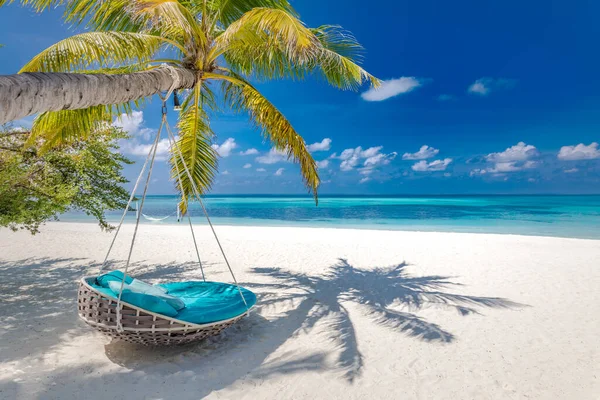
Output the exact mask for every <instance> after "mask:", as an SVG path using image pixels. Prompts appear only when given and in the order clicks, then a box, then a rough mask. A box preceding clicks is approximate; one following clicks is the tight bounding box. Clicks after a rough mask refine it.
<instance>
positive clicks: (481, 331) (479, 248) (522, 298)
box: [0, 223, 600, 400]
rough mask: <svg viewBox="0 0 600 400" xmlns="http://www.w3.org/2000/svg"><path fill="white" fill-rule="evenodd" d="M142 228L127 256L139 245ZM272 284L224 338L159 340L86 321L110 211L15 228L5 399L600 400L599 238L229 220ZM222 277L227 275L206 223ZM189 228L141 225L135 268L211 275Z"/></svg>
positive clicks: (156, 276)
mask: <svg viewBox="0 0 600 400" xmlns="http://www.w3.org/2000/svg"><path fill="white" fill-rule="evenodd" d="M131 232H132V229H131V226H127V227H126V229H125V231H124V233H126V234H127V235H123V240H121V241H119V245H118V246H117V248H116V250H117V252H116V255H117V257H118V259H120V260H122V259H124V258H125V255H126V251H127V247H128V243H127V239H126V237H128V236H129V235H130V234H131ZM218 232H219V234H220V236H221V237H222V240H223V245H224V247H225V249H226V251H227V253H228V254H229V256H230V261H231V262H232V264H233V266H234V268H235V269H236V271H237V276H238V279H239V280H240V282H243V283H244V285H246V286H247V287H249V288H251V289H253V290H254V291H255V292H256V293H257V294H259V296H260V300H259V305H258V307H257V309H256V312H254V313H253V314H252V315H251V317H249V318H247V319H245V320H243V322H240V323H239V324H237V325H236V326H234V327H233V328H231V329H230V330H228V331H227V332H226V333H225V334H223V335H222V336H221V337H218V338H216V339H214V340H207V341H204V342H201V343H199V344H196V345H192V346H187V347H175V348H168V349H160V350H155V349H147V348H140V347H133V346H131V345H126V344H123V343H111V340H110V339H108V338H106V337H104V336H102V335H101V334H100V333H97V332H95V331H94V330H92V329H90V328H88V327H87V326H85V325H84V324H83V323H81V322H80V321H78V319H77V313H76V304H75V297H76V290H75V288H76V281H77V279H78V278H79V277H80V276H81V275H82V274H83V273H84V272H93V271H95V268H97V265H98V263H99V262H101V261H102V259H103V257H104V253H105V251H106V249H107V246H108V244H109V242H110V238H111V237H110V235H108V234H105V233H101V232H100V231H99V229H98V228H97V226H95V225H93V224H67V223H52V224H49V225H47V226H46V228H44V229H43V232H42V233H41V234H39V235H37V236H35V237H32V236H30V235H29V234H27V233H17V234H15V233H12V232H10V231H7V230H2V231H0V398H2V399H34V398H41V399H54V398H56V399H96V398H97V399H113V398H114V399H121V398H126V399H142V398H146V399H199V398H203V397H205V396H206V397H209V398H222V399H246V398H247V399H265V398H273V399H288V398H297V399H316V398H319V399H453V400H456V399H598V398H599V396H600V384H599V378H600V350H599V349H600V339H599V338H600V291H599V288H600V241H592V240H572V239H555V238H540V237H523V236H502V235H475V234H451V233H414V232H384V231H359V230H334V229H308V228H306V229H304V228H253V227H218ZM197 234H198V236H199V238H200V243H201V248H202V252H203V255H204V259H205V260H206V262H207V272H208V277H209V278H210V279H213V280H228V279H229V275H228V274H227V273H226V271H227V270H226V267H225V265H224V263H223V262H222V259H221V258H220V257H219V254H218V249H217V247H216V244H215V242H214V241H212V240H211V239H210V236H209V234H208V228H207V227H199V228H198V229H197ZM193 254H194V253H193V247H192V244H191V240H190V238H189V231H187V230H186V229H185V227H184V226H180V227H178V226H167V227H163V226H161V227H152V226H147V225H146V226H142V228H141V232H140V241H139V246H137V247H136V250H135V252H134V260H135V264H134V269H133V271H132V274H133V275H134V276H137V277H140V278H142V279H146V280H148V281H151V282H156V281H160V280H181V279H184V280H185V279H198V278H199V276H200V275H199V271H198V270H197V269H195V266H194V264H192V263H191V261H192V260H193Z"/></svg>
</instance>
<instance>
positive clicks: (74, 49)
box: [0, 0, 378, 200]
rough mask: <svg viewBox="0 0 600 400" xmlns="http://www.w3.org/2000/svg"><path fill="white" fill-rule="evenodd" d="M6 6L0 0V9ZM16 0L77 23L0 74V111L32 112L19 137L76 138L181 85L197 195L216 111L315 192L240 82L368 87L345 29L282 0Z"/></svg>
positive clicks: (313, 178) (211, 167)
mask: <svg viewBox="0 0 600 400" xmlns="http://www.w3.org/2000/svg"><path fill="white" fill-rule="evenodd" d="M11 2H12V1H7V0H0V6H1V5H3V4H5V3H11ZM20 3H21V4H22V5H25V6H31V7H33V8H35V10H37V11H43V10H45V9H47V8H49V7H52V6H55V5H61V6H63V7H64V18H65V20H66V21H67V22H69V23H72V24H74V25H76V26H80V25H84V26H85V27H86V29H87V30H88V31H86V32H85V33H80V34H77V35H74V36H72V37H69V38H67V39H65V40H62V41H60V42H58V43H56V44H55V45H53V46H51V47H49V48H48V49H46V50H44V51H42V52H41V53H40V54H38V55H37V56H35V57H34V58H33V59H32V60H31V61H30V62H28V63H27V64H26V65H25V66H24V67H23V68H22V70H21V71H20V75H13V76H9V77H0V106H2V107H0V108H3V109H4V110H5V115H4V117H3V118H4V119H5V120H7V119H9V118H10V119H15V118H20V117H22V116H24V115H28V114H32V113H36V112H41V113H40V114H39V115H38V116H37V118H36V119H35V122H34V124H33V127H32V131H31V135H32V137H33V138H34V139H35V140H42V141H44V142H45V143H47V145H46V147H47V148H52V146H55V145H61V144H65V143H69V142H70V141H72V140H78V138H80V137H81V136H82V135H83V136H87V133H89V132H90V131H93V130H94V129H96V128H97V127H99V126H103V125H105V124H106V123H110V122H111V121H113V120H114V118H115V117H116V116H118V115H120V114H121V113H122V112H129V111H130V110H131V109H132V108H133V107H135V106H140V105H141V104H140V103H139V101H140V100H143V99H144V98H146V97H148V96H151V95H154V94H157V93H159V92H161V91H167V90H169V89H171V90H172V89H180V90H181V89H187V90H185V91H183V92H182V93H181V92H180V94H181V95H182V96H183V99H182V110H181V113H180V115H179V122H178V129H179V139H178V141H179V143H178V144H179V146H180V148H181V149H182V153H183V159H184V161H185V163H186V164H187V166H188V167H189V170H190V171H191V176H192V180H193V182H194V183H195V184H196V186H197V187H198V188H199V190H200V191H201V192H206V191H207V190H209V188H210V187H211V184H212V183H213V180H214V177H215V173H216V171H217V162H218V155H217V154H216V152H215V150H214V149H213V148H212V147H211V144H213V141H214V135H215V133H214V132H213V130H212V129H211V123H210V119H211V117H212V116H214V115H215V114H217V113H218V112H220V111H222V110H223V109H225V108H227V109H231V110H234V111H235V112H243V113H247V114H248V115H249V116H250V121H251V123H252V124H254V125H255V126H256V127H257V128H258V130H260V132H261V133H262V134H263V135H264V137H265V138H266V139H267V140H269V141H270V142H271V143H272V145H273V147H274V148H275V149H277V150H278V151H280V152H285V154H286V155H287V157H288V158H289V159H291V160H293V161H295V162H297V163H299V165H300V171H301V174H302V177H303V180H304V183H305V185H306V187H307V188H308V190H309V191H310V192H312V193H313V194H314V195H315V198H316V195H317V188H318V186H319V176H318V171H317V166H316V163H315V161H314V159H313V158H312V156H311V154H310V153H309V151H308V150H307V147H306V145H305V142H304V140H303V138H302V137H301V136H300V135H299V134H298V132H296V130H295V129H294V128H293V127H292V125H291V124H290V122H289V121H288V120H287V119H286V118H285V116H284V115H283V114H282V113H281V112H280V111H279V110H278V109H277V107H275V105H273V104H272V103H271V102H270V101H269V100H267V99H266V98H265V97H264V96H263V95H262V94H261V93H260V92H259V90H257V88H256V87H255V86H254V85H253V84H252V83H251V81H260V80H269V79H279V78H292V79H303V78H305V77H307V76H308V75H318V76H320V77H322V78H323V79H324V80H325V81H326V82H327V83H329V84H330V85H333V86H335V87H337V88H340V89H357V88H358V87H360V85H362V84H363V83H364V82H368V83H370V84H371V85H378V80H377V79H376V78H375V77H373V76H372V75H371V74H369V73H368V72H367V71H365V70H364V69H363V68H362V67H361V66H360V65H359V61H360V58H361V51H362V47H361V46H360V45H359V43H358V42H357V41H356V39H355V38H354V37H353V36H352V35H351V34H350V33H348V32H346V31H344V30H343V29H342V28H340V27H338V26H331V25H325V26H320V27H317V28H309V27H307V26H306V25H305V24H304V23H303V22H302V21H301V20H300V18H299V15H298V13H297V12H296V11H295V10H294V9H293V8H292V6H291V5H290V4H289V2H288V1H287V0H107V1H97V0H21V1H20ZM165 65H167V66H168V67H165ZM57 88H58V89H59V90H57ZM40 94H42V95H41V96H40ZM0 122H4V121H3V120H2V116H0ZM171 164H172V173H173V175H176V174H177V173H179V175H180V179H181V181H182V183H183V185H182V196H183V199H184V200H185V199H187V198H189V196H190V195H191V194H192V182H191V181H190V179H188V176H187V175H186V173H185V172H184V169H183V168H182V165H181V160H176V159H175V157H173V156H172V157H171ZM175 181H177V180H175Z"/></svg>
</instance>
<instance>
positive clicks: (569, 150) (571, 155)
mask: <svg viewBox="0 0 600 400" xmlns="http://www.w3.org/2000/svg"><path fill="white" fill-rule="evenodd" d="M596 158H600V149H598V143H596V142H593V143H590V144H589V145H587V146H586V145H585V144H583V143H579V144H578V145H576V146H563V147H561V148H560V151H559V152H558V159H559V160H565V161H575V160H594V159H596Z"/></svg>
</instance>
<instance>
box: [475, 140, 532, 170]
mask: <svg viewBox="0 0 600 400" xmlns="http://www.w3.org/2000/svg"><path fill="white" fill-rule="evenodd" d="M539 155H540V152H539V151H538V150H537V149H536V148H535V146H532V145H529V144H526V143H525V142H519V143H517V144H516V145H514V146H511V147H509V148H507V149H506V150H504V151H502V152H498V153H490V154H488V155H487V156H485V160H486V161H488V162H491V163H494V165H493V166H492V167H489V168H477V169H474V170H472V171H471V173H470V175H471V176H475V175H485V174H494V175H502V174H504V173H508V172H518V171H522V170H524V169H532V168H536V167H538V166H539V164H540V162H539V161H535V160H531V158H535V157H538V156H539Z"/></svg>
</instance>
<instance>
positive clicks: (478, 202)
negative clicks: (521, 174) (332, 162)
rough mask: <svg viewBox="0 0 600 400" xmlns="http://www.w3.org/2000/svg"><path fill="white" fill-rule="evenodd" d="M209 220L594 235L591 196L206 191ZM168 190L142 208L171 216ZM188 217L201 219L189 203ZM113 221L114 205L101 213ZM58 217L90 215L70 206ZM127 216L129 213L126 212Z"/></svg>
mask: <svg viewBox="0 0 600 400" xmlns="http://www.w3.org/2000/svg"><path fill="white" fill-rule="evenodd" d="M205 203H206V205H207V208H208V212H209V214H210V217H211V220H212V221H213V223H214V224H216V225H219V224H220V225H251V226H305V227H329V228H359V229H386V230H410V231H437V232H475V233H504V234H521V235H539V236H556V237H573V238H588V239H600V195H599V196H424V197H422V196H364V197H363V196H323V197H320V198H319V205H318V206H315V203H314V200H313V199H312V198H311V197H309V196H241V195H237V196H216V195H213V196H207V197H206V199H205ZM176 205H177V197H176V196H148V197H147V199H146V203H145V205H144V210H143V213H144V214H146V215H148V216H151V217H154V218H162V217H166V216H169V218H167V219H165V220H163V221H149V220H146V219H145V218H141V220H142V222H143V223H145V224H157V225H160V224H177V223H178V222H177V218H176V216H175V211H176ZM190 215H191V216H192V220H193V222H194V223H195V224H205V223H206V220H205V219H204V217H203V214H202V212H201V208H200V206H199V205H198V204H192V206H191V207H190ZM107 216H108V219H109V221H111V222H113V223H116V222H118V220H119V218H120V216H121V211H111V212H109V213H108V214H107ZM60 220H62V221H76V222H94V220H93V218H91V217H88V216H86V215H85V214H82V213H77V212H70V213H67V214H64V215H62V216H61V217H60ZM126 221H127V222H133V221H135V212H129V213H128V215H127V218H126Z"/></svg>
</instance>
